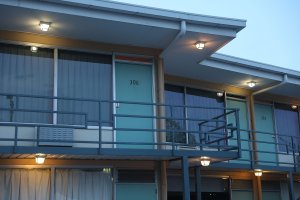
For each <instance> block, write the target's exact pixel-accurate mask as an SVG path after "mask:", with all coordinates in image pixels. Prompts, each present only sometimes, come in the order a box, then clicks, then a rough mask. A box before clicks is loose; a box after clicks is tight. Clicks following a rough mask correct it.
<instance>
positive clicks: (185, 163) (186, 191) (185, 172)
mask: <svg viewBox="0 0 300 200" xmlns="http://www.w3.org/2000/svg"><path fill="white" fill-rule="evenodd" d="M181 167H182V182H183V184H182V185H183V194H182V196H183V200H190V173H189V160H188V158H187V157H186V156H183V157H182V160H181Z"/></svg>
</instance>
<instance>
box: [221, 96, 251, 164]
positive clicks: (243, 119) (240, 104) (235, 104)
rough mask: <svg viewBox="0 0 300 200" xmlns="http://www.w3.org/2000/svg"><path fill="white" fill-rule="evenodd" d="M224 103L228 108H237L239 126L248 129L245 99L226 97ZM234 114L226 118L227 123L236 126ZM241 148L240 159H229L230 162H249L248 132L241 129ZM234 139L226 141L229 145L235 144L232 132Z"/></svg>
mask: <svg viewBox="0 0 300 200" xmlns="http://www.w3.org/2000/svg"><path fill="white" fill-rule="evenodd" d="M226 105H227V107H228V108H238V109H239V121H240V128H241V129H244V130H248V111H247V103H246V102H245V101H239V100H233V99H227V101H226ZM235 120H236V119H235V116H234V114H230V115H229V116H228V118H227V124H232V125H233V126H236V124H235V123H236V121H235ZM240 136H241V140H242V141H241V148H242V149H243V150H242V156H241V159H242V160H233V161H230V162H231V163H249V162H250V152H249V148H250V145H251V144H249V142H248V141H249V133H248V132H247V131H241V132H240ZM233 138H234V139H232V140H229V141H228V143H229V144H230V145H237V140H236V134H234V137H233ZM248 160H249V161H248Z"/></svg>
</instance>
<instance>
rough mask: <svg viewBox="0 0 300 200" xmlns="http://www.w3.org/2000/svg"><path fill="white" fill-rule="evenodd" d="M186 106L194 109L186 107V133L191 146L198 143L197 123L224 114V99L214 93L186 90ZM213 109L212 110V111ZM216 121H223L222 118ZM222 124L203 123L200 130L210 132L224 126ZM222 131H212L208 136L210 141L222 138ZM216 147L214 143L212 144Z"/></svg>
mask: <svg viewBox="0 0 300 200" xmlns="http://www.w3.org/2000/svg"><path fill="white" fill-rule="evenodd" d="M186 93H187V94H186V105H187V106H195V107H201V108H195V107H192V108H191V107H190V108H189V107H187V118H188V119H190V120H188V131H191V132H190V133H189V144H193V143H195V142H197V143H199V138H200V136H199V133H198V131H199V129H200V128H199V123H201V122H204V120H209V119H212V118H214V117H217V116H219V115H222V114H223V113H224V110H223V109H218V108H223V107H224V99H223V97H217V95H216V93H214V92H208V91H203V90H199V89H192V88H187V89H186ZM212 108H213V109H212ZM218 120H224V117H221V118H218ZM224 125H225V123H224V122H218V123H216V122H214V123H212V122H209V123H205V124H204V125H202V126H201V130H202V131H204V132H208V131H212V130H213V129H215V128H217V127H221V126H224ZM222 130H223V129H220V130H217V131H213V133H211V134H210V135H211V136H210V137H209V138H210V139H211V140H216V139H217V138H222V137H223V135H220V134H222V133H221V132H222ZM214 145H216V143H215V144H214Z"/></svg>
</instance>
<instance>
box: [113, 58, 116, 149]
mask: <svg viewBox="0 0 300 200" xmlns="http://www.w3.org/2000/svg"><path fill="white" fill-rule="evenodd" d="M115 56H116V55H115V53H114V52H113V54H112V86H113V88H112V89H113V101H116V99H117V96H116V60H115ZM112 107H113V115H115V114H117V109H116V105H115V103H113V106H112ZM113 121H114V127H113V128H116V127H117V119H116V117H114V119H113ZM112 140H113V142H114V145H113V147H114V148H117V144H116V143H115V142H117V133H116V130H114V132H113V138H112Z"/></svg>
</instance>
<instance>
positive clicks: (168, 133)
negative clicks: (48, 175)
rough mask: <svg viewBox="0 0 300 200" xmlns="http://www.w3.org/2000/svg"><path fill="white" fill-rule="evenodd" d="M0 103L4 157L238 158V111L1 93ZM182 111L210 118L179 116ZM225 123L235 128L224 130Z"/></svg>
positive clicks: (1, 149) (218, 160) (217, 160)
mask: <svg viewBox="0 0 300 200" xmlns="http://www.w3.org/2000/svg"><path fill="white" fill-rule="evenodd" d="M0 99H1V101H0V102H1V106H0V119H1V122H0V144H1V147H0V151H1V153H2V157H6V158H15V157H18V156H19V155H20V154H26V155H27V156H26V157H28V158H30V157H34V154H35V153H44V154H50V155H49V156H50V157H52V158H61V157H64V158H93V159H101V158H117V159H124V158H125V159H126V158H129V157H130V158H132V159H154V160H156V159H166V160H171V159H176V158H177V157H181V156H187V157H190V158H197V159H199V157H201V156H207V157H210V158H211V159H212V162H221V161H225V160H232V159H237V158H239V157H240V153H241V151H240V149H241V147H240V144H241V142H240V137H239V135H240V134H239V122H238V119H239V117H238V110H237V109H229V108H222V107H220V108H213V107H195V106H193V107H191V106H190V107H187V106H179V105H178V106H177V105H163V104H153V103H143V102H128V101H107V100H97V99H82V98H60V97H46V96H35V95H19V94H4V93H2V94H0ZM53 104H56V105H57V107H55V108H54V109H53ZM182 109H193V111H194V112H199V113H204V112H208V111H209V112H210V113H214V114H213V115H211V117H210V118H201V115H200V116H199V117H197V118H186V117H185V116H182V117H178V113H180V111H181V110H182ZM212 111H213V112H212ZM156 113H164V114H161V115H158V114H156ZM229 118H230V120H231V121H232V122H233V123H234V125H233V124H230V125H227V122H226V120H227V119H229ZM185 123H189V124H190V126H189V127H190V128H189V129H188V130H187V129H185ZM99 127H100V128H99ZM229 141H230V142H229ZM232 141H235V142H232Z"/></svg>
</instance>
